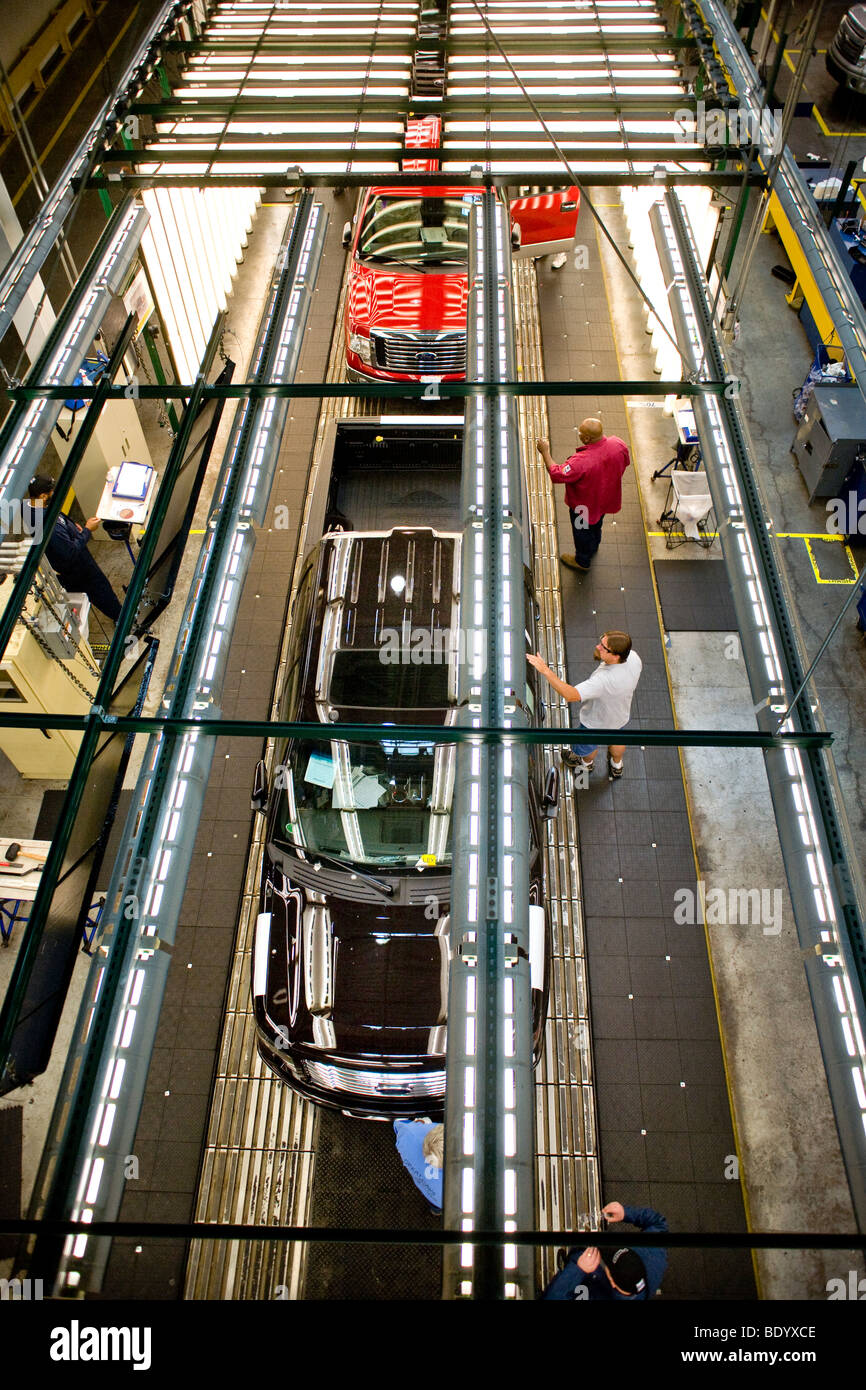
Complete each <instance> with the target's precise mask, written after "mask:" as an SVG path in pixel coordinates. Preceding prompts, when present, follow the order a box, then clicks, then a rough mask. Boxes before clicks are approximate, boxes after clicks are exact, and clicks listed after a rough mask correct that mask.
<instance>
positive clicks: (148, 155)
mask: <svg viewBox="0 0 866 1390" xmlns="http://www.w3.org/2000/svg"><path fill="white" fill-rule="evenodd" d="M165 138H166V139H171V138H173V137H170V136H166V137H165ZM208 138H211V137H208V136H203V135H195V134H193V135H191V136H190V137H189V139H190V141H192V140H197V141H198V142H199V145H202V146H205V145H206V142H207V140H208ZM233 138H234V139H235V140H236V141H238V142H242V141H244V140H246V142H247V146H249V144H250V139H251V137H249V136H246V137H244V136H243V135H237V136H234V137H233ZM286 138H287V137H286V136H285V135H282V136H277V137H276V139H278V140H283V141H284V140H286ZM325 138H326V137H323V139H325ZM533 138H535V137H533ZM537 138H538V149H537V150H535V151H530V150H527V148H526V146H525V145H524V146H522V147H520V148H514V149H512V148H510V147H509V146H507V145H504V144H502V143H501V139H500V140H497V138H496V137H495V136H494V137H493V138H492V139H491V140H490V142H489V143H486V142H485V141H484V140H483V139H482V138H481V137H479V138H478V141H477V143H474V144H471V145H469V144H468V141H463V140H461V142H460V144H459V145H457V144H455V145H443V146H439V147H437V148H435V149H425V150H424V158H425V159H445V160H459V161H460V162H461V163H466V164H467V165H471V164H476V163H479V162H481V163H483V162H485V161H487V160H492V161H495V162H496V163H503V162H505V161H506V160H507V161H508V162H509V163H513V164H515V165H517V166H518V169H522V168H524V167H525V168H526V170H527V172H531V171H532V165H531V164H530V163H529V162H528V161H529V160H530V159H531V158H532V157H533V156H534V157H535V158H537V159H550V158H554V159H555V158H556V155H555V154H554V152H553V151H552V150H551V148H550V146H549V145H548V144H547V142H546V141H545V140H544V138H543V136H541V135H539V137H537ZM615 138H616V140H617V142H618V143H616V144H614V143H613V139H609V140H606V141H604V142H603V143H605V144H607V145H608V148H606V149H598V148H597V147H594V146H585V145H579V144H577V143H575V141H574V140H569V139H566V138H562V137H560V139H559V144H560V147H561V148H562V149H563V150H565V151H566V153H567V154H568V156H569V158H570V159H571V161H572V162H573V163H575V164H578V163H581V162H582V163H584V164H599V165H604V164H609V163H610V161H611V160H620V161H628V160H630V159H631V160H636V161H637V162H638V163H644V162H646V163H649V162H652V163H653V164H660V163H663V162H664V161H665V160H667V161H673V160H677V161H679V162H680V163H686V162H688V163H694V164H702V163H707V162H711V161H713V160H717V159H739V158H740V157H741V156H742V155H743V154H747V153H748V148H749V147H748V146H747V145H743V146H740V145H736V146H734V145H731V146H723V145H715V146H703V145H694V146H689V145H682V144H677V143H676V142H674V141H670V143H668V144H665V145H640V144H634V145H631V144H625V145H623V144H622V143H621V142H620V137H619V136H616V137H615ZM352 139H353V145H352V149H351V154H350V155H349V159H348V162H350V163H351V162H353V161H354V160H356V159H358V158H359V157H360V156H361V155H370V156H376V155H378V157H379V159H380V161H381V162H382V165H383V167H382V168H381V169H372V170H367V171H365V173H366V177H367V178H368V180H369V181H370V182H373V183H382V182H385V181H387V180H388V179H389V178H390V177H391V176H392V174H393V173H394V172H399V171H394V170H393V169H391V168H387V167H385V164H386V163H391V162H392V160H390V159H389V155H390V156H392V157H393V160H394V161H396V162H397V163H398V164H399V161H400V160H401V159H402V157H403V154H404V153H405V151H404V149H403V144H402V137H399V138H398V137H397V136H395V137H393V139H392V140H390V141H389V140H388V138H387V136H384V135H378V136H375V135H368V136H364V135H357V136H353V137H352ZM346 156H347V151H346V141H345V140H342V141H337V140H332V141H331V143H330V144H328V143H322V144H321V145H302V146H298V145H285V144H284V145H269V144H268V141H267V139H266V138H265V137H262V140H261V142H257V147H256V149H254V150H252V149H249V148H246V149H244V148H239V147H234V146H232V145H230V144H228V145H227V144H225V143H223V145H221V147H220V148H219V149H218V150H213V149H207V148H200V149H194V148H191V147H190V145H189V144H181V145H168V146H166V147H164V148H161V149H141V150H126V149H122V150H118V149H114V150H106V151H105V154H104V155H103V156H102V159H101V163H102V164H103V165H105V166H109V165H114V164H132V165H140V164H196V163H199V164H208V165H211V166H220V165H221V166H223V167H225V168H229V169H230V168H231V166H232V165H233V164H237V165H244V164H246V165H249V164H250V163H257V164H259V165H261V164H265V163H268V162H271V161H273V162H277V161H279V164H280V168H279V170H276V171H275V173H279V174H280V175H283V174H284V171H285V170H286V169H287V168H291V167H292V166H293V165H297V166H298V167H299V168H301V169H303V167H304V165H306V164H315V163H316V162H317V161H318V162H321V161H322V160H326V159H334V158H336V159H340V158H341V157H342V159H346ZM520 160H524V161H527V163H526V164H525V165H520V164H519V161H520ZM468 172H469V171H468V169H467V171H466V175H464V177H467V176H468ZM336 177H338V178H339V177H340V175H339V174H338V175H336ZM535 177H536V178H542V177H543V175H541V174H538V173H537V171H536V174H535ZM625 177H626V175H625V174H624V175H623V178H625ZM459 178H460V174H459V173H449V174H448V175H447V176H446V177H445V178H444V179H443V176H442V174H440V175H439V179H440V182H451V181H453V180H455V179H459Z"/></svg>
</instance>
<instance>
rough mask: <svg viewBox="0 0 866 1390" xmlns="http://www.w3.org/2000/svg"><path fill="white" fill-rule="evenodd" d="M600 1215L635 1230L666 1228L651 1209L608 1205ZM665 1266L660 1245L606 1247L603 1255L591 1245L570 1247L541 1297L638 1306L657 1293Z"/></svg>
mask: <svg viewBox="0 0 866 1390" xmlns="http://www.w3.org/2000/svg"><path fill="white" fill-rule="evenodd" d="M601 1214H602V1216H603V1217H604V1218H605V1220H607V1221H628V1222H629V1223H630V1224H631V1225H632V1226H637V1228H638V1230H639V1231H651V1232H652V1231H666V1230H667V1228H668V1223H667V1221H665V1218H664V1217H663V1216H662V1215H661V1214H660V1213H659V1212H657V1211H653V1209H652V1208H651V1207H624V1206H623V1205H622V1203H621V1202H608V1204H607V1206H606V1207H603V1208H602V1212H601ZM667 1263H668V1252H667V1251H666V1250H663V1249H662V1248H661V1246H655V1245H642V1246H641V1248H640V1250H632V1249H630V1248H629V1247H628V1246H621V1247H618V1248H616V1249H614V1248H613V1247H611V1246H606V1247H605V1249H604V1251H603V1252H602V1251H601V1250H597V1249H596V1247H595V1246H594V1245H590V1246H574V1247H573V1248H572V1249H571V1250H569V1252H568V1255H567V1257H566V1259H565V1263H564V1265H563V1267H562V1269H560V1271H559V1273H558V1274H557V1275H556V1276H555V1278H553V1279H551V1281H550V1283H549V1284H548V1286H547V1288H546V1289H545V1290H544V1293H543V1294H542V1295H541V1297H542V1298H550V1299H559V1300H560V1301H562V1300H567V1299H572V1298H575V1299H589V1300H599V1299H613V1300H618V1301H619V1302H624V1303H638V1302H641V1301H643V1300H645V1299H647V1298H652V1297H653V1294H655V1293H656V1292H657V1291H658V1289H659V1287H660V1285H661V1282H662V1275H663V1274H664V1272H665V1270H666V1268H667Z"/></svg>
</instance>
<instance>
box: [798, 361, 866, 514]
mask: <svg viewBox="0 0 866 1390" xmlns="http://www.w3.org/2000/svg"><path fill="white" fill-rule="evenodd" d="M864 444H866V401H864V400H863V396H862V395H861V393H860V390H859V387H857V386H816V387H815V390H814V391H813V392H812V395H811V397H810V399H809V402H808V404H807V406H806V412H805V414H804V416H803V419H802V421H801V423H800V428H799V429H798V430H797V433H796V435H795V436H794V442H793V443H792V445H791V452H792V453H793V454H794V456H795V458H796V460H797V463H798V464H799V465H800V472H801V473H802V474H803V478H804V480H805V483H806V487H807V488H808V490H809V501H810V502H814V500H815V498H816V497H836V496H837V495H838V493H839V491H840V489H841V487H842V484H843V483H844V481H845V479H846V478H847V476H848V474H849V472H850V471H851V467H852V464H853V463H854V460H855V458H856V456H857V450H858V449H859V448H860V447H861V445H864Z"/></svg>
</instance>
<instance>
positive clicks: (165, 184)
mask: <svg viewBox="0 0 866 1390" xmlns="http://www.w3.org/2000/svg"><path fill="white" fill-rule="evenodd" d="M190 162H192V161H190ZM470 177H471V175H470V173H469V172H467V171H460V170H455V171H454V172H453V173H448V174H446V175H445V176H444V177H443V175H442V174H411V175H410V174H398V173H393V174H388V175H387V177H380V180H379V181H380V183H387V184H388V185H389V186H394V187H399V186H400V185H401V184H406V185H407V186H411V187H413V188H419V187H435V186H439V187H441V186H442V184H443V183H452V184H458V183H459V184H464V183H466V182H467V181H468V180H469V178H470ZM588 177H589V178H590V180H591V182H592V183H593V184H594V185H595V186H597V187H599V188H621V187H622V186H623V184H628V186H629V187H630V188H644V187H649V186H652V185H654V186H655V187H656V188H659V187H662V188H689V187H691V188H700V187H707V188H739V187H740V186H741V185H742V182H743V178H742V175H741V174H735V173H732V172H727V173H714V172H712V171H709V172H707V173H694V174H681V173H678V172H676V171H674V170H665V174H664V178H657V177H656V175H655V174H654V173H651V172H648V173H645V174H638V173H635V174H632V173H626V171H625V170H623V171H621V172H619V173H615V172H612V171H611V170H608V169H593V170H592V171H590V172H589V174H588ZM540 178H543V179H544V182H545V184H546V185H549V186H550V187H551V188H567V187H568V186H569V184H571V183H572V182H573V180H572V178H571V177H570V176H569V175H568V174H566V173H558V172H557V171H555V170H553V169H545V170H543V171H541V172H539V170H538V167H537V166H534V167H533V166H532V165H530V164H527V165H526V166H525V168H522V169H517V168H515V169H512V170H510V171H509V172H508V173H506V174H486V175H485V176H484V179H483V183H482V181H479V187H482V186H483V187H494V188H513V187H514V185H515V184H519V183H536V182H537V181H538V180H539V179H540ZM746 180H747V182H748V184H749V186H750V187H753V188H765V187H766V184H767V180H766V177H765V176H764V175H763V174H748V175H747V176H746ZM86 182H87V187H88V188H126V189H140V188H260V189H262V191H263V192H272V193H278V194H284V193H286V192H287V190H289V191H290V190H292V189H294V188H297V187H298V185H299V184H300V185H302V186H303V187H304V188H368V187H369V185H370V175H369V174H358V173H354V172H352V173H336V174H311V173H303V174H301V175H300V178H298V177H293V174H292V172H291V171H287V172H286V173H285V174H283V175H282V176H280V175H277V174H237V173H236V174H125V173H124V174H94V175H92V176H91V177H90V178H89V179H87V180H86Z"/></svg>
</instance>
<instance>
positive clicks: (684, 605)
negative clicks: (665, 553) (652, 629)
mask: <svg viewBox="0 0 866 1390" xmlns="http://www.w3.org/2000/svg"><path fill="white" fill-rule="evenodd" d="M653 566H654V568H655V572H656V584H657V585H658V591H659V601H660V603H661V606H662V619H663V621H664V625H665V629H666V631H668V632H736V631H737V619H736V616H735V614H734V605H733V602H732V600H731V590H730V585H729V584H728V571H727V566H726V565H725V562H724V561H723V560H654V561H653Z"/></svg>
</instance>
